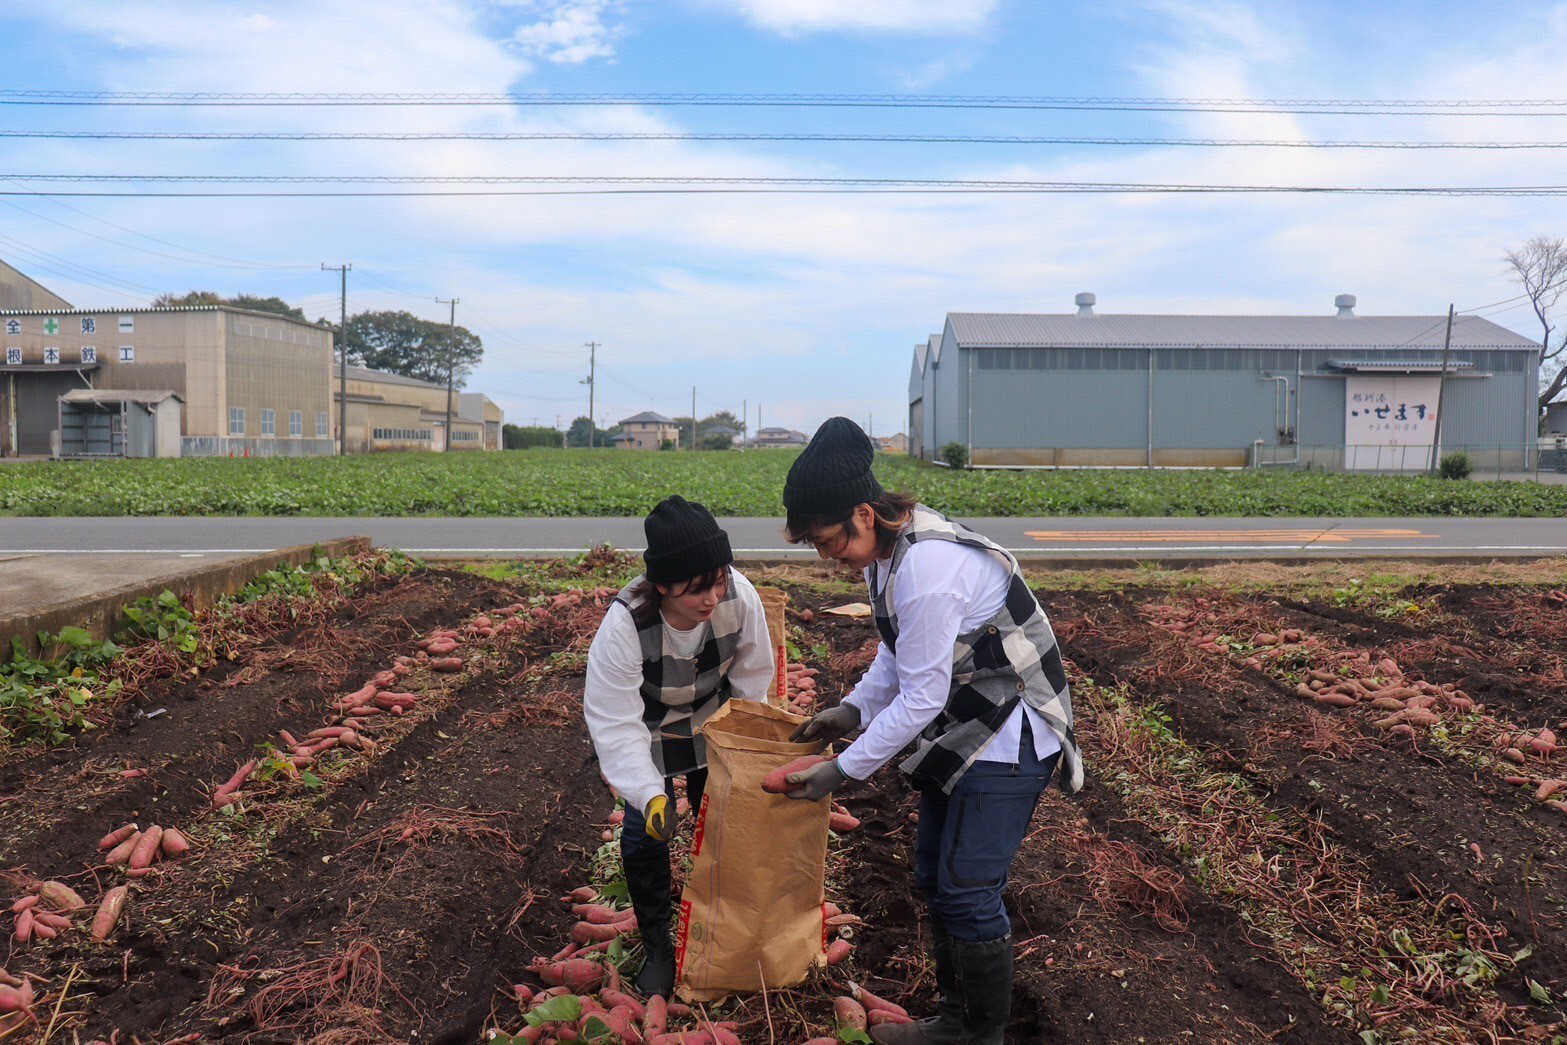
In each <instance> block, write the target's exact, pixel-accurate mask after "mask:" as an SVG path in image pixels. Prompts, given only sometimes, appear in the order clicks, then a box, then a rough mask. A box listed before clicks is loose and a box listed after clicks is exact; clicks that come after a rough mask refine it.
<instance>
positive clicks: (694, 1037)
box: [647, 1030, 717, 1045]
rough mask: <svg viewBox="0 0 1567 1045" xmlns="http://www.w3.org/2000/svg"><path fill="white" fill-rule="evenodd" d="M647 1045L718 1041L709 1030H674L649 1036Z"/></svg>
mask: <svg viewBox="0 0 1567 1045" xmlns="http://www.w3.org/2000/svg"><path fill="white" fill-rule="evenodd" d="M647 1045H717V1042H716V1041H715V1040H714V1038H713V1035H712V1033H711V1032H709V1031H705V1030H673V1031H666V1032H665V1033H663V1034H660V1035H659V1036H658V1037H656V1038H648V1039H647Z"/></svg>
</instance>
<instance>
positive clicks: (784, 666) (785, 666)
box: [773, 646, 789, 703]
mask: <svg viewBox="0 0 1567 1045" xmlns="http://www.w3.org/2000/svg"><path fill="white" fill-rule="evenodd" d="M777 654H778V655H777V656H776V657H774V658H773V661H774V663H776V664H777V665H778V682H777V689H778V701H779V703H783V702H784V701H786V700H788V699H789V647H788V646H779V647H778V649H777Z"/></svg>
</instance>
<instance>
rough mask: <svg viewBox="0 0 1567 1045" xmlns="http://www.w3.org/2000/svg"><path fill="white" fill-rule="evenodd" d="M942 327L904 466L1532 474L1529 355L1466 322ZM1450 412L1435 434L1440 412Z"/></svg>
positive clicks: (970, 320)
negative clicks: (1435, 463) (1445, 463)
mask: <svg viewBox="0 0 1567 1045" xmlns="http://www.w3.org/2000/svg"><path fill="white" fill-rule="evenodd" d="M1094 304H1095V299H1094V295H1092V294H1079V295H1078V296H1077V306H1078V308H1077V312H1076V313H1075V314H1065V315H1020V314H995V313H973V312H953V313H948V315H947V319H946V323H945V325H944V326H943V328H942V332H941V333H940V334H933V335H931V337H930V338H929V340H928V341H927V342H925V343H923V344H919V345H916V346H915V349H914V364H913V369H912V372H911V374H910V377H909V452H910V453H911V454H913V455H915V456H918V457H923V458H925V459H927V460H937V459H939V458H940V452H941V448H942V447H943V446H945V445H947V444H949V443H958V444H960V445H962V446H963V447H964V448H966V450H967V451H968V459H969V461H970V462H971V463H973V464H975V465H981V466H983V465H994V466H1013V467H1016V466H1043V467H1160V466H1164V467H1238V466H1245V465H1271V464H1277V465H1298V466H1301V467H1307V466H1313V467H1323V468H1346V469H1354V470H1381V471H1400V470H1417V469H1422V468H1428V467H1430V465H1431V459H1432V452H1431V447H1432V440H1433V438H1438V437H1439V438H1440V442H1441V447H1442V449H1443V450H1444V451H1445V450H1453V449H1460V448H1462V449H1466V450H1468V451H1469V452H1470V453H1471V454H1472V455H1473V456H1476V457H1477V458H1478V459H1479V460H1481V461H1483V462H1484V463H1485V465H1486V466H1490V465H1492V464H1493V463H1494V464H1495V465H1496V466H1497V467H1505V468H1510V469H1511V468H1528V467H1531V465H1532V461H1533V455H1534V453H1535V449H1536V434H1535V433H1536V425H1537V423H1538V422H1537V416H1538V414H1537V409H1536V395H1537V392H1536V388H1537V385H1538V376H1539V365H1540V346H1539V345H1538V344H1537V343H1535V342H1533V341H1530V340H1529V339H1528V338H1526V337H1523V336H1521V335H1519V334H1515V333H1513V332H1512V331H1510V330H1507V329H1505V328H1503V327H1500V326H1498V325H1497V324H1495V323H1492V322H1490V321H1488V320H1485V319H1480V318H1477V317H1473V316H1461V317H1459V318H1458V319H1457V321H1456V322H1455V323H1454V325H1453V331H1452V342H1451V347H1450V351H1449V353H1448V362H1447V367H1446V370H1445V376H1444V370H1443V366H1442V358H1443V339H1444V334H1445V331H1446V325H1447V317H1446V316H1445V315H1438V316H1357V315H1355V311H1354V310H1355V298H1354V297H1353V296H1352V295H1348V294H1344V295H1340V296H1339V297H1338V299H1337V300H1336V301H1335V305H1336V308H1337V312H1336V314H1326V315H1320V316H1158V315H1149V316H1136V315H1100V314H1098V313H1096V312H1095V311H1094ZM1439 398H1440V400H1441V401H1442V402H1445V404H1446V410H1445V416H1443V417H1442V420H1441V422H1440V434H1439V436H1438V432H1437V429H1438V421H1437V417H1438V401H1439Z"/></svg>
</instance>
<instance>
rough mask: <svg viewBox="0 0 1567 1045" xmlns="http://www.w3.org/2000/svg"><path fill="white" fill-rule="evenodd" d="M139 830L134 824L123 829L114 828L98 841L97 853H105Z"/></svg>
mask: <svg viewBox="0 0 1567 1045" xmlns="http://www.w3.org/2000/svg"><path fill="white" fill-rule="evenodd" d="M138 830H140V828H138V827H137V826H136V825H135V824H126V825H125V826H124V827H116V828H115V829H114V830H113V831H110V832H109V833H108V834H106V835H104V836H103V837H102V838H100V839H98V851H99V852H106V851H108V850H110V849H113V848H114V847H115V846H117V845H119V844H120V843H121V842H123V841H125V840H126V839H127V838H129V837H130V836H131V835H133V834H135V833H136V832H137V831H138Z"/></svg>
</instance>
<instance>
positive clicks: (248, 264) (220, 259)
mask: <svg viewBox="0 0 1567 1045" xmlns="http://www.w3.org/2000/svg"><path fill="white" fill-rule="evenodd" d="M50 202H52V203H54V204H56V205H57V206H60V207H64V208H65V209H66V210H70V211H75V212H76V213H77V214H80V215H82V216H83V217H85V218H89V219H91V220H92V221H96V222H98V223H99V224H102V225H107V226H109V227H110V228H115V229H119V230H120V231H121V232H125V233H129V234H130V235H132V236H136V237H138V238H140V239H145V240H147V241H149V242H152V243H160V244H162V245H163V246H165V247H172V248H174V249H175V250H182V251H184V252H185V253H186V254H190V255H194V256H195V257H194V258H182V257H178V256H176V255H173V254H164V253H163V252H161V251H156V250H148V249H147V248H146V247H138V246H136V245H135V244H134V243H125V242H123V241H121V240H117V239H114V238H112V237H109V236H101V235H99V234H98V233H96V232H88V231H87V230H86V229H81V228H77V227H76V226H75V225H69V224H67V223H65V222H63V221H58V220H56V219H54V218H51V217H49V216H47V215H44V214H39V213H38V212H37V211H35V210H32V209H30V208H27V207H23V206H21V205H20V204H17V203H10V202H6V201H4V200H0V203H5V205H6V206H7V207H10V208H12V209H13V210H19V211H21V212H22V213H24V214H30V215H32V216H33V217H35V218H37V219H38V220H40V221H46V222H48V223H49V224H51V225H58V226H59V227H60V228H62V229H69V230H70V231H72V232H75V233H78V234H80V235H83V236H90V237H91V238H93V239H96V240H101V241H102V242H104V243H113V244H114V245H115V246H118V247H124V248H125V249H126V250H134V251H139V252H141V253H143V254H150V255H152V256H153V257H158V258H165V259H167V260H169V261H179V262H183V263H185V264H191V263H192V262H193V261H194V262H195V263H197V264H203V265H213V264H215V265H217V266H218V267H220V268H246V269H304V268H308V267H309V266H306V265H268V264H262V263H260V262H253V261H241V260H239V259H238V258H227V257H224V256H223V255H221V254H208V253H207V252H206V251H201V250H195V249H194V248H191V247H182V246H180V245H179V244H177V243H170V242H169V241H168V240H162V239H158V238H157V237H156V236H148V235H146V234H144V233H141V232H137V231H136V230H135V229H128V228H126V227H125V226H124V225H116V224H115V223H114V222H112V221H107V220H105V219H103V218H99V217H95V216H94V215H91V214H88V213H87V212H86V211H84V210H82V209H80V208H79V207H73V206H71V205H70V204H68V203H61V202H60V201H59V200H50Z"/></svg>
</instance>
